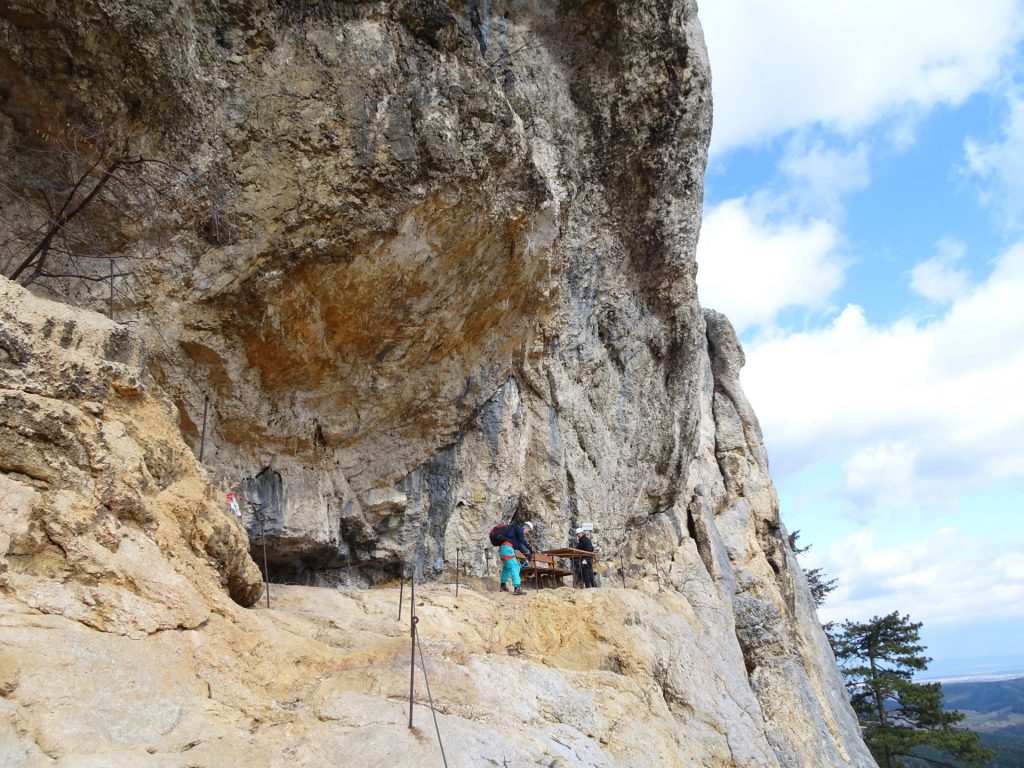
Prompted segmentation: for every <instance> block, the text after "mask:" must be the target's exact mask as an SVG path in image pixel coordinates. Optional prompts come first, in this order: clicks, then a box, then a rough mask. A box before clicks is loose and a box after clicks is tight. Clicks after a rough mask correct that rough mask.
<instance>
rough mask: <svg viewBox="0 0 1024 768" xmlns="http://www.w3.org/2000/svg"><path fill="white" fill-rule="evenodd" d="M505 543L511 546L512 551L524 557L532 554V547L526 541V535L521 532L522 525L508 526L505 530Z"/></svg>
mask: <svg viewBox="0 0 1024 768" xmlns="http://www.w3.org/2000/svg"><path fill="white" fill-rule="evenodd" d="M505 541H507V542H508V543H509V544H511V545H512V547H513V549H518V550H519V551H520V552H522V553H523V554H524V555H532V554H533V547H531V546H530V545H529V544H528V543H527V541H526V534H525V533H524V532H523V524H522V523H516V524H515V525H510V526H509V527H508V528H506V529H505Z"/></svg>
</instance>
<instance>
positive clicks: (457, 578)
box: [455, 547, 460, 597]
mask: <svg viewBox="0 0 1024 768" xmlns="http://www.w3.org/2000/svg"><path fill="white" fill-rule="evenodd" d="M459 553H460V549H459V547H456V548H455V596H456V597H458V596H459Z"/></svg>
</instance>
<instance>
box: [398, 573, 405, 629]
mask: <svg viewBox="0 0 1024 768" xmlns="http://www.w3.org/2000/svg"><path fill="white" fill-rule="evenodd" d="M404 590H405V576H399V577H398V620H399V621H401V620H402V592H403V591H404Z"/></svg>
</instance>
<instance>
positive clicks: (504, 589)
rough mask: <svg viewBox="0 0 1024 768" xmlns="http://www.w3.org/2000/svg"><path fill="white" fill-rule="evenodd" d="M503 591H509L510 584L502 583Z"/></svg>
mask: <svg viewBox="0 0 1024 768" xmlns="http://www.w3.org/2000/svg"><path fill="white" fill-rule="evenodd" d="M501 591H502V592H508V584H502V585H501Z"/></svg>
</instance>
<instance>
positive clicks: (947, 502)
mask: <svg viewBox="0 0 1024 768" xmlns="http://www.w3.org/2000/svg"><path fill="white" fill-rule="evenodd" d="M700 17H701V22H702V25H703V27H704V33H705V38H706V40H707V45H708V53H709V56H710V59H711V72H712V83H713V86H712V92H713V96H714V102H715V126H714V131H713V134H712V146H711V158H710V161H709V165H708V172H707V177H706V184H705V207H704V224H703V227H702V231H701V239H700V244H699V246H698V252H697V258H698V263H699V274H698V289H699V293H700V299H701V303H702V304H703V305H704V306H706V307H712V308H714V309H718V310H720V311H722V312H725V313H726V314H727V315H728V316H729V317H730V319H731V320H732V321H733V324H734V325H735V326H736V329H737V331H738V332H739V333H740V338H741V339H742V341H743V343H744V348H745V351H746V355H747V365H746V367H745V368H744V371H743V376H742V382H743V385H744V388H745V390H746V392H747V395H748V397H749V398H750V400H751V403H752V404H753V406H754V409H755V411H756V412H757V414H758V417H759V418H760V420H761V426H762V428H763V430H764V435H765V442H766V445H767V448H768V455H769V460H770V463H771V469H772V476H773V478H774V480H775V483H776V487H777V489H778V491H779V499H780V508H781V513H782V518H783V521H784V523H785V524H786V527H787V528H788V529H789V530H795V529H799V530H800V531H801V542H802V543H804V544H812V545H813V548H812V550H811V551H810V552H808V553H807V554H806V555H805V556H804V563H805V566H806V567H822V568H824V569H825V571H826V572H827V573H828V574H829V575H830V576H831V577H834V578H836V579H838V584H839V588H838V589H837V590H836V591H835V592H834V593H833V594H832V595H831V596H830V598H829V600H828V602H827V603H826V605H825V607H824V608H823V609H822V610H821V611H820V616H821V618H822V620H842V619H853V620H864V619H868V618H870V617H871V616H872V615H876V614H877V615H882V614H885V613H889V612H891V611H894V610H897V611H900V612H901V613H909V614H910V616H911V618H913V619H914V620H916V621H922V622H924V628H923V631H922V636H923V639H924V641H925V643H926V644H927V645H928V647H929V651H930V655H932V656H933V657H934V658H935V659H936V665H937V666H938V665H942V666H943V667H944V668H946V669H950V670H951V671H955V666H956V664H955V662H956V661H957V660H964V666H965V667H966V666H968V664H967V661H966V660H967V659H969V658H974V657H987V656H1011V655H1019V656H1024V0H975V2H972V3H964V2H962V0H885V1H884V2H883V1H882V0H859V1H858V2H850V1H849V0H833V2H828V3H822V2H820V0H704V2H702V3H701V4H700Z"/></svg>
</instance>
